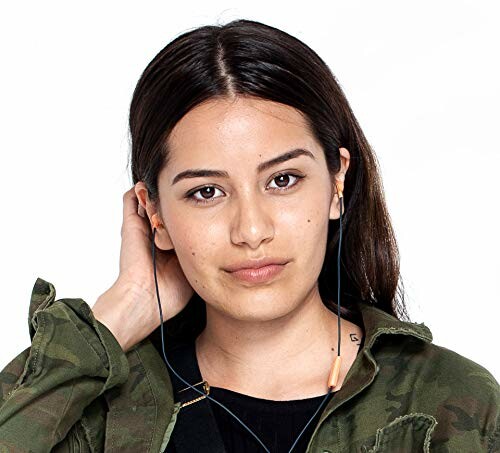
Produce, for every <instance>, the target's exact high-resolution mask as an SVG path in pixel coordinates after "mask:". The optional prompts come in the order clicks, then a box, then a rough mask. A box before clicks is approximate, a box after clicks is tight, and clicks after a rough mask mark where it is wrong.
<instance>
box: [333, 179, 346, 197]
mask: <svg viewBox="0 0 500 453" xmlns="http://www.w3.org/2000/svg"><path fill="white" fill-rule="evenodd" d="M335 186H336V187H337V193H338V195H339V198H342V197H343V196H344V194H343V193H342V192H343V191H344V183H343V182H342V181H335Z"/></svg>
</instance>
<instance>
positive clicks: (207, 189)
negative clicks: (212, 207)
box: [186, 173, 305, 204]
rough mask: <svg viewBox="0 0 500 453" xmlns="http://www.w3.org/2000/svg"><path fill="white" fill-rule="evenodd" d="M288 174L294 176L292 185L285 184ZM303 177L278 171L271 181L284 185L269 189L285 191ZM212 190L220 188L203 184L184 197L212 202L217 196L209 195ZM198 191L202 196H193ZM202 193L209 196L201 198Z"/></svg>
mask: <svg viewBox="0 0 500 453" xmlns="http://www.w3.org/2000/svg"><path fill="white" fill-rule="evenodd" d="M290 176H291V177H292V178H295V182H294V183H293V184H292V185H287V184H289V181H290ZM303 178H305V176H302V175H297V174H294V173H280V174H278V175H276V176H274V177H273V178H272V179H271V181H274V180H277V179H279V180H280V181H279V182H278V184H284V185H285V186H284V187H283V186H278V188H274V187H272V188H271V190H273V191H280V192H285V191H287V190H290V189H292V188H293V187H295V186H296V185H298V184H299V182H300V180H301V179H303ZM214 190H220V189H218V188H217V187H215V186H203V187H200V188H199V189H195V190H192V191H190V192H188V193H187V194H186V198H187V199H189V200H191V201H193V202H194V203H196V204H200V203H201V204H206V203H212V202H213V201H212V200H215V199H217V198H219V197H215V198H214V197H210V195H213V192H214ZM198 192H200V193H201V194H202V198H198V197H195V196H194V195H195V194H197V193H198ZM203 195H206V196H209V198H203Z"/></svg>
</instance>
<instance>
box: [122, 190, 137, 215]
mask: <svg viewBox="0 0 500 453" xmlns="http://www.w3.org/2000/svg"><path fill="white" fill-rule="evenodd" d="M134 187H135V186H134ZM134 187H132V188H131V189H129V190H127V191H126V192H125V193H124V194H123V219H126V218H127V217H128V216H131V215H132V216H135V215H137V214H138V211H137V207H138V205H139V200H138V199H137V195H136V194H135V190H134Z"/></svg>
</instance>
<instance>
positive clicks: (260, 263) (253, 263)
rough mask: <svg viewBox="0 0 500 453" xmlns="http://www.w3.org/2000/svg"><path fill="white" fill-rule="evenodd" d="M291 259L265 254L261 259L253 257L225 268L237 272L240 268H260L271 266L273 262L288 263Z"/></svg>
mask: <svg viewBox="0 0 500 453" xmlns="http://www.w3.org/2000/svg"><path fill="white" fill-rule="evenodd" d="M289 261H290V260H289V259H287V258H279V257H275V256H264V257H262V258H259V259H253V260H244V261H239V262H237V263H234V264H231V265H229V266H227V267H226V268H224V270H225V271H227V272H231V273H233V272H236V271H240V270H246V269H259V268H262V267H265V266H269V265H272V264H280V265H281V264H286V263H288V262H289Z"/></svg>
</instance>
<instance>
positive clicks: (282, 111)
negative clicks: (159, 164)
mask: <svg viewBox="0 0 500 453" xmlns="http://www.w3.org/2000/svg"><path fill="white" fill-rule="evenodd" d="M311 139H312V136H311V133H310V130H309V128H308V126H307V123H306V121H305V118H304V116H303V115H302V113H301V112H300V111H298V110H296V109H294V108H293V107H290V106H287V105H284V104H280V103H277V102H272V101H268V100H263V99H259V98H254V97H237V98H234V99H228V98H221V99H211V100H209V101H207V102H204V103H203V104H200V105H198V106H196V107H195V108H193V109H192V110H190V111H189V112H188V113H187V114H186V115H184V117H182V118H181V120H180V121H179V122H178V123H177V124H176V125H175V127H174V129H173V130H172V132H171V134H170V136H169V138H168V144H169V150H170V153H171V156H170V158H171V162H174V161H177V162H180V161H182V162H184V161H185V160H186V159H187V160H190V156H195V155H196V154H197V152H202V153H203V154H204V156H205V157H209V155H212V156H213V155H214V154H222V155H224V154H226V155H227V154H229V155H233V153H235V155H234V156H233V157H236V154H238V155H239V157H240V158H241V157H242V156H247V157H250V156H251V155H252V154H253V153H254V152H258V154H260V155H262V156H264V155H267V153H268V152H271V153H273V152H275V151H277V150H279V149H282V148H283V147H290V146H292V145H297V144H298V143H297V141H298V140H299V141H301V144H303V145H305V144H306V143H308V142H309V143H310V141H311Z"/></svg>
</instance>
